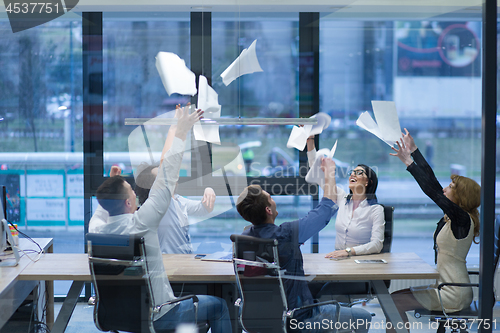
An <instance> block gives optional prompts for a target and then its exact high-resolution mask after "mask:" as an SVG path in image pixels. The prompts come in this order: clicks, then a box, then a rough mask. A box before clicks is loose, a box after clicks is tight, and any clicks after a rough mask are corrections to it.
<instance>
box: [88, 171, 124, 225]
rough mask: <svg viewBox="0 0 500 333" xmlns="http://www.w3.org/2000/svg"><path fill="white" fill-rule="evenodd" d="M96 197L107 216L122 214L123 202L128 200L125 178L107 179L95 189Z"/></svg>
mask: <svg viewBox="0 0 500 333" xmlns="http://www.w3.org/2000/svg"><path fill="white" fill-rule="evenodd" d="M96 197H97V201H98V202H99V204H100V205H101V206H102V208H104V209H105V210H107V211H108V213H109V215H111V216H113V215H118V214H122V213H123V211H124V207H125V200H127V199H128V193H127V189H126V188H125V178H123V177H122V176H114V177H109V178H108V179H106V180H105V181H104V182H103V183H102V184H101V186H99V188H98V189H97V192H96Z"/></svg>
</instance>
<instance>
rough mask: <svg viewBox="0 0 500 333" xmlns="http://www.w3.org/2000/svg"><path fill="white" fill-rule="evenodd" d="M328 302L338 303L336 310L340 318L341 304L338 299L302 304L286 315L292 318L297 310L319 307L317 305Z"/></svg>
mask: <svg viewBox="0 0 500 333" xmlns="http://www.w3.org/2000/svg"><path fill="white" fill-rule="evenodd" d="M327 304H335V305H336V307H337V309H336V311H335V312H336V314H337V319H338V318H339V313H340V304H339V302H338V301H336V300H331V301H326V302H320V303H313V304H309V305H304V306H301V307H299V308H295V309H292V310H289V311H287V313H286V316H287V317H288V318H292V317H293V315H294V313H295V311H298V310H305V309H309V308H314V307H317V306H321V305H327Z"/></svg>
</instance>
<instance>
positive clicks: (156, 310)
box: [153, 295, 198, 313]
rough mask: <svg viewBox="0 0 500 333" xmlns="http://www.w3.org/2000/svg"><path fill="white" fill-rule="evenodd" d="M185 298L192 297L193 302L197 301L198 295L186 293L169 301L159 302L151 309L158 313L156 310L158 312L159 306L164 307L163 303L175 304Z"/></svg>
mask: <svg viewBox="0 0 500 333" xmlns="http://www.w3.org/2000/svg"><path fill="white" fill-rule="evenodd" d="M187 299H193V303H198V297H197V296H196V295H187V296H183V297H179V298H176V299H173V300H171V301H168V302H165V303H163V304H160V305H158V306H155V307H154V310H153V311H154V312H155V313H158V312H160V310H161V308H162V307H164V306H165V305H172V304H176V303H179V302H182V301H185V300H187Z"/></svg>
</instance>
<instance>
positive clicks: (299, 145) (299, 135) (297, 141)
mask: <svg viewBox="0 0 500 333" xmlns="http://www.w3.org/2000/svg"><path fill="white" fill-rule="evenodd" d="M312 127H313V125H304V126H303V127H299V126H293V128H292V132H291V133H290V137H289V138H288V142H287V143H286V147H287V148H296V149H298V150H304V148H305V146H306V143H307V138H308V137H309V136H310V134H309V133H311V129H312Z"/></svg>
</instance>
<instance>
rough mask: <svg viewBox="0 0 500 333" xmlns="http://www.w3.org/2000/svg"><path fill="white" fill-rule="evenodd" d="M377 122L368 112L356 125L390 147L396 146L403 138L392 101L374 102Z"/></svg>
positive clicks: (364, 113) (362, 115)
mask: <svg viewBox="0 0 500 333" xmlns="http://www.w3.org/2000/svg"><path fill="white" fill-rule="evenodd" d="M372 107H373V113H374V115H375V119H376V120H377V122H375V121H374V120H373V119H372V117H371V116H370V114H369V113H368V111H365V112H363V113H362V114H361V115H360V116H359V118H358V120H356V125H358V126H359V127H361V128H362V129H364V130H366V131H368V132H370V133H372V134H373V135H375V136H376V137H377V138H379V139H380V140H382V141H384V142H385V143H387V144H388V145H389V146H391V147H392V146H394V144H395V143H396V141H398V140H399V139H400V138H401V126H400V124H399V118H398V112H397V110H396V105H395V104H394V102H391V101H372Z"/></svg>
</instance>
